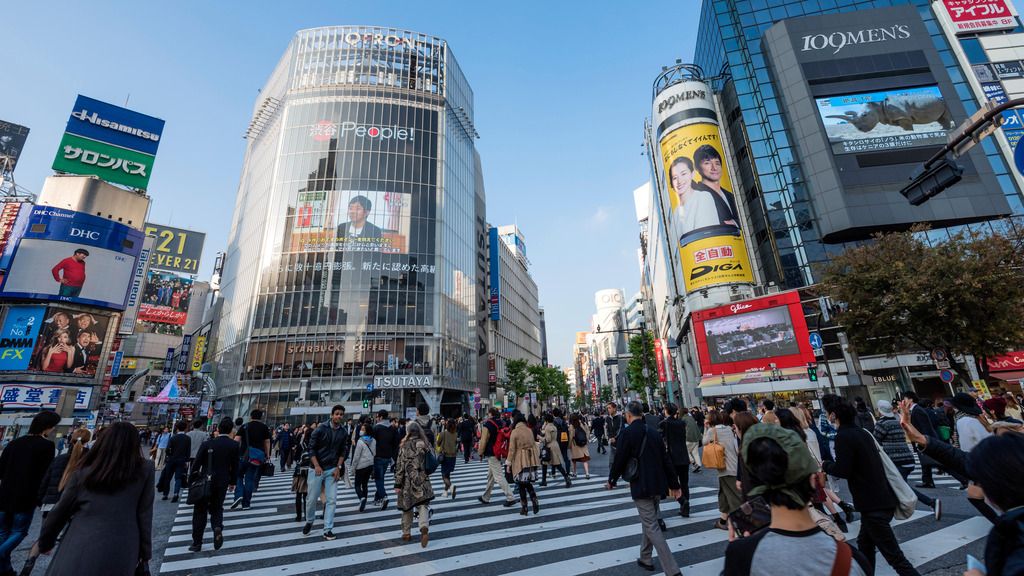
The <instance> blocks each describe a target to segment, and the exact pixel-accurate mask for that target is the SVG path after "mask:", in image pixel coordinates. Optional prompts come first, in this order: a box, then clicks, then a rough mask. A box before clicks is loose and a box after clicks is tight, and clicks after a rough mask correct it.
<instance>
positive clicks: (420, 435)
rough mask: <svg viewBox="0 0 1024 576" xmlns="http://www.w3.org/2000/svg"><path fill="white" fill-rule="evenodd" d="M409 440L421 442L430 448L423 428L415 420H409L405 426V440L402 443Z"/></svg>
mask: <svg viewBox="0 0 1024 576" xmlns="http://www.w3.org/2000/svg"><path fill="white" fill-rule="evenodd" d="M409 440H414V441H415V440H423V443H424V444H426V445H427V446H428V447H429V446H430V440H427V434H426V432H424V431H423V427H422V426H420V425H419V423H417V422H416V421H415V420H410V421H409V423H408V424H406V425H405V438H404V439H403V440H402V442H408V441H409Z"/></svg>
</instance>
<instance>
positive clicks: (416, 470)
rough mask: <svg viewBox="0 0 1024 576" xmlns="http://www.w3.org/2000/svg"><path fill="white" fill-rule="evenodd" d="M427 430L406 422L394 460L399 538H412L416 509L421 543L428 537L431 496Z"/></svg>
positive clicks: (428, 538)
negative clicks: (400, 523) (399, 521)
mask: <svg viewBox="0 0 1024 576" xmlns="http://www.w3.org/2000/svg"><path fill="white" fill-rule="evenodd" d="M430 450H431V447H430V441H429V440H427V434H426V433H425V432H424V431H423V428H422V427H421V426H420V425H419V424H417V423H416V421H415V420H413V421H410V422H409V424H407V425H406V434H405V437H404V438H403V439H402V445H401V447H400V448H399V449H398V462H397V463H396V464H395V494H396V495H397V500H398V503H397V506H398V509H399V510H401V511H402V540H405V541H409V540H411V539H412V535H411V534H410V531H411V530H412V517H413V511H414V510H416V511H418V512H419V525H420V546H422V547H423V548H426V547H427V542H428V541H429V540H430V536H429V532H430V512H429V510H428V508H427V505H428V504H429V503H430V501H431V500H433V499H434V490H433V488H432V487H431V486H430V475H429V474H428V473H427V463H426V459H427V454H428V452H430Z"/></svg>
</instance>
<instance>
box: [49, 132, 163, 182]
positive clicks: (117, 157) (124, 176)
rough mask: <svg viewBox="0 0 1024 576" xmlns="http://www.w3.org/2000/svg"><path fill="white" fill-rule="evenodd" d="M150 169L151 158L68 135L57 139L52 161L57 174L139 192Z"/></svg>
mask: <svg viewBox="0 0 1024 576" xmlns="http://www.w3.org/2000/svg"><path fill="white" fill-rule="evenodd" d="M152 168H153V157H152V156H149V155H147V154H143V153H141V152H136V151H134V150H126V149H124V148H118V147H117V146H111V145H110V144H104V143H103V142H97V141H95V140H89V139H88V138H82V137H81V136H75V135H74V134H68V133H64V137H63V138H61V140H60V148H59V149H58V150H57V156H56V157H55V158H54V159H53V169H54V170H56V171H58V172H66V173H68V174H81V175H83V176H98V177H100V178H102V179H103V180H106V181H107V182H111V183H113V184H123V185H125V186H128V187H129V188H138V189H140V190H145V189H146V187H147V186H149V175H150V172H151V171H152Z"/></svg>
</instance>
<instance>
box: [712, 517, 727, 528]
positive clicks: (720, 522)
mask: <svg viewBox="0 0 1024 576" xmlns="http://www.w3.org/2000/svg"><path fill="white" fill-rule="evenodd" d="M715 528H718V529H719V530H728V529H729V525H728V524H726V523H725V520H722V519H721V518H719V519H718V520H715Z"/></svg>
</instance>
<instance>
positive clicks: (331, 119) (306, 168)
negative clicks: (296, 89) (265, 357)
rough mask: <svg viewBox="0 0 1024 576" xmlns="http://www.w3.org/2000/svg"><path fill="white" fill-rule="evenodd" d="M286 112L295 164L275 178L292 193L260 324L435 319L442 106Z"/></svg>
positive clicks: (327, 106) (280, 223) (280, 211)
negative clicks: (440, 114) (437, 108)
mask: <svg viewBox="0 0 1024 576" xmlns="http://www.w3.org/2000/svg"><path fill="white" fill-rule="evenodd" d="M289 110H290V112H289V114H288V115H287V117H286V120H285V124H284V126H283V127H282V131H283V134H282V141H283V142H284V143H285V148H284V149H282V150H281V151H280V153H281V154H283V155H288V156H289V157H291V155H294V160H295V161H294V162H289V163H288V164H287V166H285V168H284V170H285V171H284V172H283V173H281V174H279V175H278V178H279V180H280V181H281V182H282V183H283V184H282V186H284V187H286V190H285V191H284V201H282V203H281V205H280V208H275V209H274V210H275V213H274V214H273V215H272V216H271V220H272V224H271V225H272V226H273V227H274V229H275V230H276V231H277V232H274V233H272V234H273V236H274V239H275V240H274V244H273V245H272V246H271V247H270V254H271V262H270V265H269V266H268V267H266V268H264V269H263V270H262V271H261V273H262V278H261V282H260V289H259V290H260V292H259V294H258V295H257V305H256V314H255V319H254V327H255V328H257V329H264V328H283V327H300V326H325V325H329V326H340V327H347V328H348V329H351V330H353V331H355V330H359V331H362V332H367V331H373V330H374V329H373V328H367V327H368V326H374V325H377V326H379V325H387V326H392V327H393V326H407V325H418V326H423V325H430V324H431V323H432V322H433V321H434V317H435V312H434V306H435V303H436V301H437V300H436V298H435V297H434V295H435V290H436V288H435V286H439V285H440V284H441V283H440V282H438V281H437V280H436V277H437V273H438V268H439V266H438V264H439V262H438V258H437V246H436V243H437V226H438V223H437V220H438V211H439V210H443V209H446V208H445V207H443V206H439V203H438V202H437V181H438V177H439V175H440V170H441V167H440V163H439V150H438V148H439V141H440V138H439V135H438V129H439V119H438V112H437V111H436V110H435V109H432V108H430V107H419V106H408V105H398V104H389V103H369V104H367V103H355V102H353V103H351V104H345V105H341V106H339V105H338V103H331V102H323V103H317V102H311V103H303V104H295V105H293V106H291V107H290V108H289ZM297 152H301V154H295V153H297ZM296 298H297V300H294V302H295V303H294V304H292V303H289V304H285V303H284V301H285V300H288V301H290V302H291V301H293V299H296ZM391 330H393V328H392V329H391Z"/></svg>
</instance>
